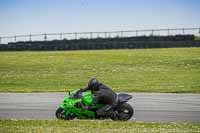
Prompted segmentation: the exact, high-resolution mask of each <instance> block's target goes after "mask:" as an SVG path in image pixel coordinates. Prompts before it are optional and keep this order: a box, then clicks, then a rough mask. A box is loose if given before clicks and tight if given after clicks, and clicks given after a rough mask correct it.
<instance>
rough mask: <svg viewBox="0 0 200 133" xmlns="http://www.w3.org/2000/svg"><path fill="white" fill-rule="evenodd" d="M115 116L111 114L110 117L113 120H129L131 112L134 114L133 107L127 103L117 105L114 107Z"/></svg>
mask: <svg viewBox="0 0 200 133" xmlns="http://www.w3.org/2000/svg"><path fill="white" fill-rule="evenodd" d="M115 113H116V115H115V116H112V117H111V119H112V120H114V121H127V120H129V119H130V118H131V117H132V116H133V114H134V109H133V108H132V106H131V105H130V104H128V103H123V104H122V105H120V106H118V107H117V108H116V109H115Z"/></svg>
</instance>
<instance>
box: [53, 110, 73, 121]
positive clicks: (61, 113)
mask: <svg viewBox="0 0 200 133" xmlns="http://www.w3.org/2000/svg"><path fill="white" fill-rule="evenodd" d="M55 115H56V118H58V119H62V120H72V119H74V118H75V116H74V115H73V114H70V115H65V110H64V109H62V108H58V109H57V110H56V113H55Z"/></svg>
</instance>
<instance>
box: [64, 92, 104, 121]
mask: <svg viewBox="0 0 200 133" xmlns="http://www.w3.org/2000/svg"><path fill="white" fill-rule="evenodd" d="M77 91H78V90H75V91H73V92H70V93H69V94H68V95H67V96H66V97H65V99H64V101H63V102H62V103H61V104H60V108H62V109H64V110H65V115H66V116H67V115H69V114H71V113H73V114H74V115H75V116H76V117H77V118H91V119H93V118H95V111H90V110H86V109H82V108H77V107H76V106H75V105H76V104H77V103H83V104H84V105H86V106H91V105H92V93H91V91H87V92H84V93H83V95H82V96H83V97H82V98H80V99H72V98H70V96H72V95H74V94H75V93H76V92H77ZM103 106H104V105H103V104H97V105H95V109H99V108H101V107H103Z"/></svg>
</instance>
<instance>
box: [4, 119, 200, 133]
mask: <svg viewBox="0 0 200 133" xmlns="http://www.w3.org/2000/svg"><path fill="white" fill-rule="evenodd" d="M0 132H1V133H5V132H6V133H12V132H13V133H28V132H34V133H47V132H48V133H50V132H51V133H53V132H59V133H63V132H70V133H72V132H76V133H88V132H89V133H91V132H92V133H97V132H98V133H105V132H108V133H133V132H134V133H144V132H148V133H163V132H165V133H173V132H175V133H177V132H179V133H197V132H200V123H183V122H181V123H176V122H167V123H166V122H165V123H159V122H157V123H153V122H149V123H144V122H112V121H92V120H74V121H61V120H0Z"/></svg>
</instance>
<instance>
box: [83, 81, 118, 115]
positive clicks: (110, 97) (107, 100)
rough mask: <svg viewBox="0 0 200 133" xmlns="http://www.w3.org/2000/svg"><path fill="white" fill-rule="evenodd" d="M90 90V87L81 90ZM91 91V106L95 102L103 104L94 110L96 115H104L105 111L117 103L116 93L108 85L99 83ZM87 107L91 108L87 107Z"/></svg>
mask: <svg viewBox="0 0 200 133" xmlns="http://www.w3.org/2000/svg"><path fill="white" fill-rule="evenodd" d="M87 90H90V88H85V89H84V90H82V91H87ZM92 93H93V106H95V104H97V103H102V104H105V105H106V106H104V107H103V108H100V109H98V110H97V111H96V113H97V115H105V114H106V112H108V111H110V110H111V109H112V108H113V107H115V106H116V105H117V94H116V93H115V92H114V91H112V90H111V89H110V88H109V87H107V86H105V85H104V84H101V83H100V84H99V85H98V86H97V87H96V88H95V91H92ZM89 108H92V106H91V107H89Z"/></svg>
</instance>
